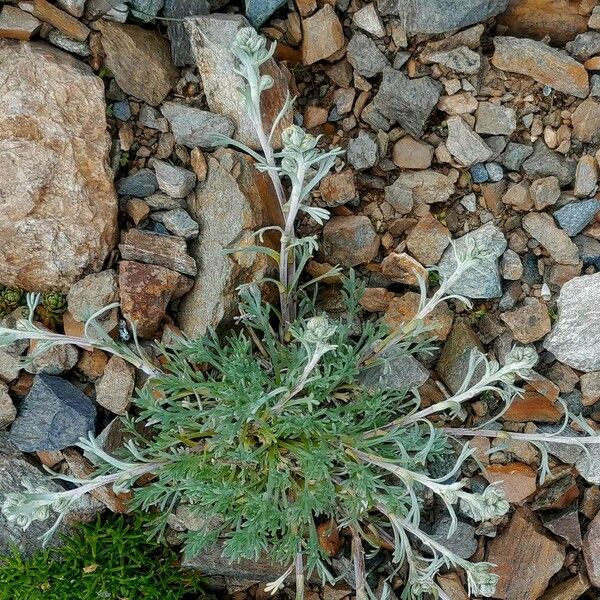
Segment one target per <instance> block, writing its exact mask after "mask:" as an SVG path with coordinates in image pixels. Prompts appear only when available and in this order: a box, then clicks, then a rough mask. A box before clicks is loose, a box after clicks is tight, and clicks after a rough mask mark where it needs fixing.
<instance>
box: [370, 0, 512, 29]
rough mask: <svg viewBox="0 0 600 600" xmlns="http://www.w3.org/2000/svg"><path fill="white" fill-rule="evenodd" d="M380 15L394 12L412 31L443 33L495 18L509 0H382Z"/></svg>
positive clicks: (504, 8)
mask: <svg viewBox="0 0 600 600" xmlns="http://www.w3.org/2000/svg"><path fill="white" fill-rule="evenodd" d="M377 6H378V8H379V10H380V11H381V13H382V14H388V15H390V14H391V15H397V16H399V17H400V19H401V21H402V23H403V25H404V27H405V28H406V29H407V30H408V31H410V32H412V33H443V32H445V31H451V30H453V29H461V28H463V27H467V26H468V25H473V24H474V23H480V22H481V21H487V19H490V18H491V17H495V16H496V15H498V14H500V13H501V12H503V11H504V10H506V8H507V6H508V0H453V1H452V2H450V1H449V0H381V1H380V2H378V3H377Z"/></svg>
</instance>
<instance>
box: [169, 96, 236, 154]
mask: <svg viewBox="0 0 600 600" xmlns="http://www.w3.org/2000/svg"><path fill="white" fill-rule="evenodd" d="M160 110H161V112H162V114H163V115H164V116H165V117H166V118H167V120H168V121H169V123H170V125H171V130H172V131H173V135H174V136H175V141H176V142H177V143H178V144H183V145H184V146H187V147H188V148H195V147H197V146H199V147H200V148H212V147H213V146H214V143H213V141H212V139H211V136H212V135H214V134H215V133H220V134H223V135H227V136H230V137H231V136H232V135H233V130H234V126H233V122H232V121H231V119H230V118H229V117H225V116H223V115H217V114H214V113H211V112H208V111H206V110H200V109H199V108H193V107H192V106H186V105H185V104H180V103H179V102H165V103H164V104H163V105H162V107H161V109H160Z"/></svg>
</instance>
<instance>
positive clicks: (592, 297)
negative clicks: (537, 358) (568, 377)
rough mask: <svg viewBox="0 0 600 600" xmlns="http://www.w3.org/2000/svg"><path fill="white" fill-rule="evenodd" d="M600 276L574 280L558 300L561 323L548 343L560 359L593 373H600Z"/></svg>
mask: <svg viewBox="0 0 600 600" xmlns="http://www.w3.org/2000/svg"><path fill="white" fill-rule="evenodd" d="M599 302H600V273H595V274H594V275H582V276H580V277H574V278H573V279H571V280H570V281H567V283H565V284H564V285H563V286H562V288H561V290H560V295H559V297H558V321H557V322H556V323H555V325H554V328H553V330H552V332H551V333H550V335H548V337H546V339H545V340H544V348H546V349H547V350H549V351H550V352H552V354H554V356H556V358H557V360H559V361H560V362H562V363H565V364H567V365H569V366H570V367H573V368H574V369H578V370H580V371H585V372H590V371H598V370H600V352H598V348H599V347H600V346H599V344H600V313H599V312H598V311H597V310H596V308H597V306H598V303H599Z"/></svg>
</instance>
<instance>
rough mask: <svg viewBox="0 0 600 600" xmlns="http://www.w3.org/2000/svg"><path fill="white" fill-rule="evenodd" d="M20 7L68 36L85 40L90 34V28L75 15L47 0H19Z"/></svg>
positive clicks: (81, 40)
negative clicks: (20, 0)
mask: <svg viewBox="0 0 600 600" xmlns="http://www.w3.org/2000/svg"><path fill="white" fill-rule="evenodd" d="M19 8H21V9H23V10H24V11H26V12H29V13H31V14H32V15H33V16H34V17H36V18H37V19H39V20H40V21H43V22H44V23H48V24H49V25H52V27H56V29H58V30H59V31H62V33H64V34H65V35H66V36H68V37H70V38H73V39H74V40H78V41H80V42H83V41H85V40H87V38H88V36H89V35H90V30H89V28H88V27H87V26H86V25H84V24H83V23H82V22H81V21H78V20H77V19H76V18H75V17H72V16H71V15H70V14H68V13H66V12H65V11H64V10H60V8H58V7H57V6H54V4H50V3H49V2H46V0H23V1H22V2H19Z"/></svg>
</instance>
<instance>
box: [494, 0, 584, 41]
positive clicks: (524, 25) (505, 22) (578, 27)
mask: <svg viewBox="0 0 600 600" xmlns="http://www.w3.org/2000/svg"><path fill="white" fill-rule="evenodd" d="M582 13H583V10H582V2H579V1H576V2H573V1H572V0H552V2H546V1H545V0H542V1H541V2H540V0H519V1H518V2H510V3H509V5H508V9H507V10H506V11H505V12H503V13H502V14H500V15H498V22H499V23H500V24H501V25H502V26H504V27H506V28H507V34H508V35H512V36H515V37H519V38H534V39H538V40H541V39H542V38H544V37H546V36H550V39H551V41H552V43H553V44H558V45H560V44H564V43H565V42H568V41H570V40H572V39H573V38H574V37H575V36H576V35H577V34H578V33H582V32H583V31H585V30H586V29H587V22H586V18H585V16H584V15H583V14H582Z"/></svg>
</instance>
